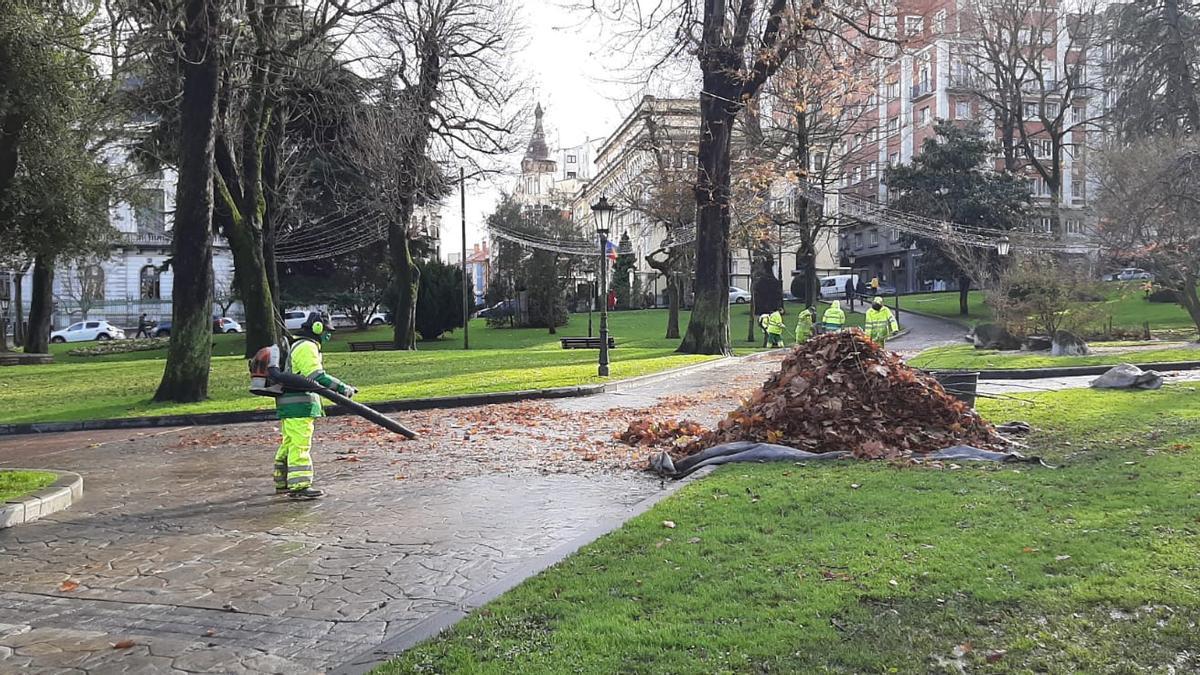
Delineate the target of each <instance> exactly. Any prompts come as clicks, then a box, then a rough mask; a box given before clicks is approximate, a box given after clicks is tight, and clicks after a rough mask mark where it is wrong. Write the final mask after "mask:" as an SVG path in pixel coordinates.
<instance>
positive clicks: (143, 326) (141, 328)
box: [133, 312, 150, 340]
mask: <svg viewBox="0 0 1200 675" xmlns="http://www.w3.org/2000/svg"><path fill="white" fill-rule="evenodd" d="M140 337H146V338H148V337H150V319H147V318H146V313H145V312H142V315H141V316H139V317H138V329H137V332H136V333H134V334H133V339H135V340H136V339H138V338H140Z"/></svg>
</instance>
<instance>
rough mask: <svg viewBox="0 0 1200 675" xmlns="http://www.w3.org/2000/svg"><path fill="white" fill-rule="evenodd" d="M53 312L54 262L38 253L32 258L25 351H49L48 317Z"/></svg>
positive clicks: (34, 352) (32, 352) (37, 352)
mask: <svg viewBox="0 0 1200 675" xmlns="http://www.w3.org/2000/svg"><path fill="white" fill-rule="evenodd" d="M53 313H54V262H53V261H52V260H50V258H48V257H46V256H44V255H39V256H37V257H35V258H34V259H33V288H32V289H31V292H30V296H29V325H28V327H27V328H26V330H25V336H24V337H25V341H24V344H25V352H26V353H31V354H45V353H47V352H49V351H50V317H51V315H52V314H53Z"/></svg>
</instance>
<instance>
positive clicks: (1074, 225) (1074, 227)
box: [1063, 218, 1083, 234]
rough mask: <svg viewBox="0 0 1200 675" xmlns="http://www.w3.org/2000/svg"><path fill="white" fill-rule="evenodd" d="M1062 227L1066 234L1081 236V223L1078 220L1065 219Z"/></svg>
mask: <svg viewBox="0 0 1200 675" xmlns="http://www.w3.org/2000/svg"><path fill="white" fill-rule="evenodd" d="M1063 227H1064V228H1065V229H1066V231H1067V234H1083V221H1081V220H1079V219H1078V218H1067V219H1066V221H1064V222H1063Z"/></svg>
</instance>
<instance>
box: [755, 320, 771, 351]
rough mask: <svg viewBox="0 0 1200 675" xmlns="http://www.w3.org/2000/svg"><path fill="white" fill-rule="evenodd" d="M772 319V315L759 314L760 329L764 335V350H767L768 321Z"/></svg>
mask: <svg viewBox="0 0 1200 675" xmlns="http://www.w3.org/2000/svg"><path fill="white" fill-rule="evenodd" d="M770 318H771V315H770V314H765V313H764V314H759V315H758V327H759V328H761V329H762V334H763V348H764V349H766V347H767V335H768V333H767V321H768V320H769V319H770Z"/></svg>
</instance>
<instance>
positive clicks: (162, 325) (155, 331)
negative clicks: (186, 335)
mask: <svg viewBox="0 0 1200 675" xmlns="http://www.w3.org/2000/svg"><path fill="white" fill-rule="evenodd" d="M170 336H171V321H170V320H169V319H168V320H167V321H159V322H158V323H156V324H154V328H152V329H150V337H170Z"/></svg>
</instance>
